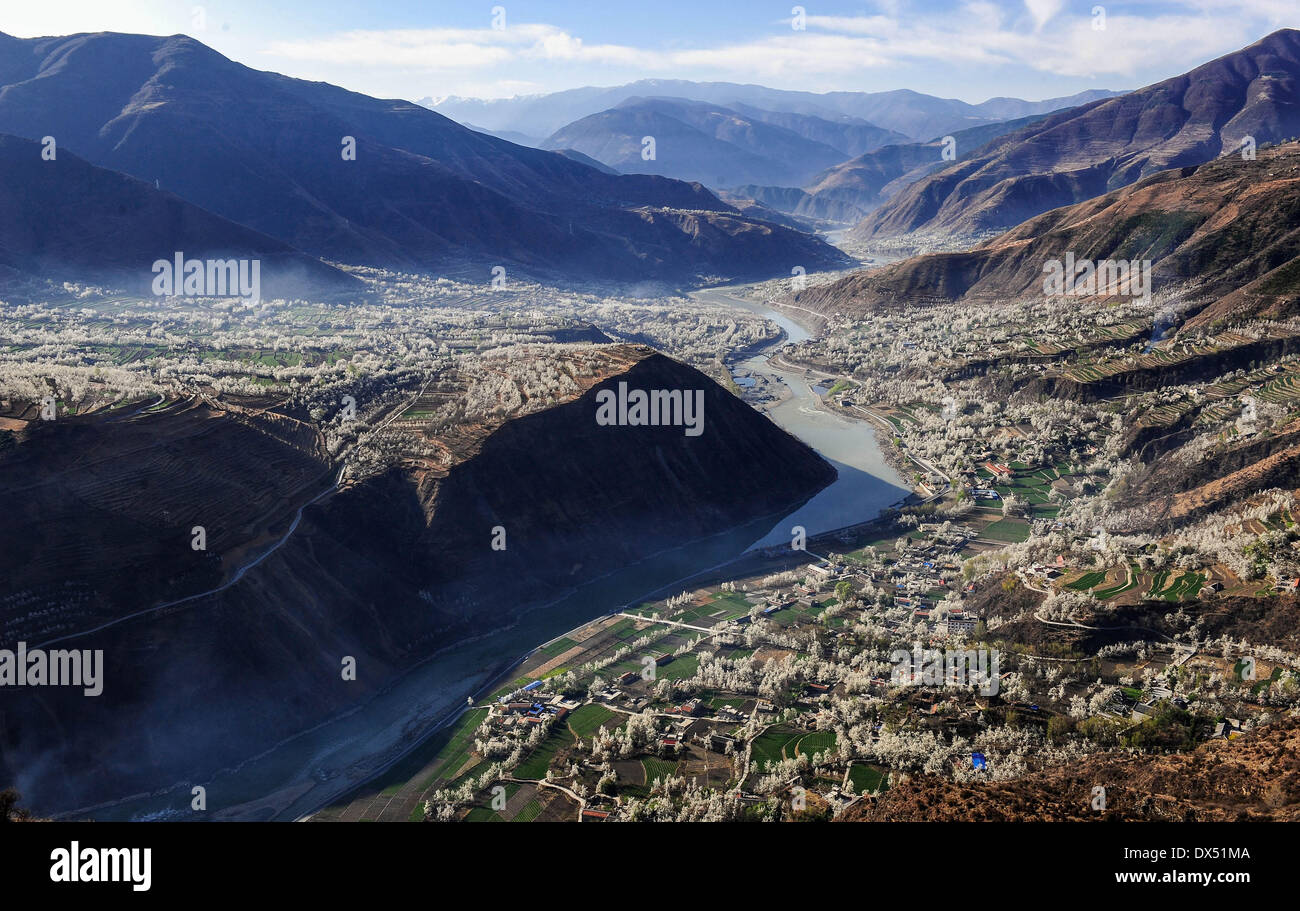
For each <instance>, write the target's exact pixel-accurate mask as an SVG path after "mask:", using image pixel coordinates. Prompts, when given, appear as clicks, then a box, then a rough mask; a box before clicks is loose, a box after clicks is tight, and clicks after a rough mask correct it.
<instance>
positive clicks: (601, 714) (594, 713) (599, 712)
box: [569, 704, 622, 737]
mask: <svg viewBox="0 0 1300 911" xmlns="http://www.w3.org/2000/svg"><path fill="white" fill-rule="evenodd" d="M619 717H622V716H621V715H619V713H618V712H615V711H612V710H610V709H607V708H605V707H604V706H603V705H595V704H592V705H583V706H579V707H578V708H577V709H575V710H574V712H573V714H572V715H570V716H569V727H571V728H573V732H574V733H575V734H577V735H578V736H579V737H590V736H591V735H592V734H594V733H596V731H597V730H599V729H600V727H601V725H603V724H604V723H605V722H606V721H609V720H610V719H611V718H619Z"/></svg>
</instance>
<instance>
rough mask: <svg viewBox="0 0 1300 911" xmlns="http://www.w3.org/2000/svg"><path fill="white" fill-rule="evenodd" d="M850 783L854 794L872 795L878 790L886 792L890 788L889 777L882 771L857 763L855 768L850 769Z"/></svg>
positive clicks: (854, 765)
mask: <svg viewBox="0 0 1300 911" xmlns="http://www.w3.org/2000/svg"><path fill="white" fill-rule="evenodd" d="M849 781H850V782H851V783H852V784H853V791H854V793H856V794H870V793H872V792H874V791H876V790H877V789H879V790H882V791H883V790H885V789H886V788H887V787H888V781H889V777H888V775H887V774H886V773H885V772H884V771H883V770H882V769H878V768H876V767H875V766H873V765H867V764H866V763H862V762H855V763H854V764H853V768H851V769H849Z"/></svg>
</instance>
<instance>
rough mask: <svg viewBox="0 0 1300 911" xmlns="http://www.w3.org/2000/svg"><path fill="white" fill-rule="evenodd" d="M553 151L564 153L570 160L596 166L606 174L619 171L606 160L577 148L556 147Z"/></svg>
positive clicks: (557, 153)
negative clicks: (583, 152) (597, 158)
mask: <svg viewBox="0 0 1300 911" xmlns="http://www.w3.org/2000/svg"><path fill="white" fill-rule="evenodd" d="M553 151H554V152H555V154H556V155H562V156H564V157H565V158H568V159H569V160H570V161H576V162H578V163H580V164H585V165H586V166H587V167H589V168H595V169H596V170H597V171H602V172H604V173H605V174H617V173H618V171H616V170H614V169H613V168H611V167H610V166H609V165H607V164H605V163H604V162H602V161H597V160H596V159H594V158H592V157H591V156H590V155H583V154H582V153H581V152H579V151H578V150H577V149H554V150H553Z"/></svg>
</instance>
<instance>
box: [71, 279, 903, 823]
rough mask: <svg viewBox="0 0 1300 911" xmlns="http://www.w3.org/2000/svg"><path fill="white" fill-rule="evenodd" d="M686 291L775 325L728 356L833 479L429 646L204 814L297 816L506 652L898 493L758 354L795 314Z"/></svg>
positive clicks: (248, 772) (877, 461)
mask: <svg viewBox="0 0 1300 911" xmlns="http://www.w3.org/2000/svg"><path fill="white" fill-rule="evenodd" d="M695 296H696V298H697V299H700V300H706V301H710V302H713V303H718V304H723V305H726V306H733V307H738V308H741V309H745V310H749V311H751V312H756V313H759V314H761V315H763V316H765V317H767V318H768V319H771V320H772V321H773V322H775V323H776V324H777V325H779V326H780V327H781V329H782V330H783V331H784V333H785V336H784V338H783V339H782V340H781V341H780V342H778V343H776V344H774V345H772V346H770V347H769V348H767V349H766V350H764V351H763V352H762V353H760V354H758V355H755V356H753V357H750V358H748V359H747V360H745V361H744V362H742V363H741V364H739V365H735V366H738V367H739V368H741V369H743V370H747V371H751V372H753V373H762V374H766V375H767V376H770V377H779V378H780V379H781V380H782V381H784V383H785V384H786V385H787V386H788V387H789V390H790V396H789V397H788V398H787V399H786V400H784V401H783V402H781V403H780V404H779V405H777V406H775V407H774V408H772V409H771V410H770V411H769V412H768V414H769V416H770V417H771V419H772V420H773V421H775V422H776V423H777V424H778V425H779V426H780V427H782V428H784V429H785V430H787V431H788V432H790V433H792V434H793V435H795V436H797V437H799V438H800V439H802V440H804V441H805V442H806V443H808V444H809V445H810V446H812V447H813V448H814V449H816V450H817V451H818V452H820V453H821V454H822V455H823V456H824V457H825V458H827V459H828V460H829V461H831V462H832V464H834V465H835V467H836V469H837V470H838V471H839V477H838V479H837V480H836V481H835V482H834V483H832V484H831V485H830V486H829V487H827V488H826V489H825V490H823V491H822V492H821V493H819V494H818V495H817V496H815V497H814V498H813V499H811V500H809V501H808V502H807V503H806V504H804V506H802V507H801V508H799V509H798V510H796V511H795V512H794V513H792V514H790V515H788V516H784V517H780V519H779V521H774V518H775V517H769V518H768V519H765V520H760V521H757V522H753V523H750V524H749V525H747V526H743V527H740V528H735V529H731V530H730V531H728V532H726V533H723V534H720V535H716V536H714V537H713V538H710V539H707V540H705V541H702V542H692V543H690V544H688V545H685V546H683V547H680V548H675V549H672V550H669V551H664V552H662V553H660V554H656V555H654V556H653V557H651V558H649V559H647V560H644V561H642V562H641V563H639V564H636V565H634V566H630V567H623V568H620V569H618V570H617V571H615V572H611V573H610V574H608V575H606V576H604V577H602V578H599V579H596V580H594V581H592V582H589V583H587V584H586V585H584V586H582V587H580V588H578V589H577V590H575V591H573V592H572V593H570V594H568V595H567V596H565V597H563V598H560V599H559V600H557V601H554V602H552V603H550V604H548V605H545V606H544V607H542V608H539V609H536V610H533V611H531V612H530V613H528V614H526V615H525V616H524V617H523V618H522V619H521V620H520V621H519V622H518V623H516V624H515V625H514V626H512V627H509V628H506V629H500V630H494V631H492V632H491V633H489V634H486V635H484V636H481V637H479V638H478V639H476V640H474V641H471V642H466V643H459V644H457V645H456V646H454V647H452V648H449V649H447V650H445V651H444V652H442V653H440V654H438V655H435V656H433V657H431V658H430V659H429V660H427V661H425V662H424V663H423V664H421V665H419V666H417V667H416V668H414V669H412V670H411V671H409V672H408V673H407V674H405V675H404V676H403V677H402V678H401V679H399V680H398V681H397V682H395V683H394V684H393V685H392V686H391V687H390V688H389V689H388V690H386V691H384V692H382V693H380V694H378V695H377V696H375V697H374V698H373V699H371V700H370V701H369V702H367V703H366V704H365V705H364V706H362V707H361V708H359V709H357V710H354V711H352V712H350V713H348V714H346V715H342V716H339V717H336V718H333V719H331V720H330V721H328V722H325V723H324V724H322V725H320V726H318V727H317V728H315V729H313V730H311V731H308V732H306V733H303V734H299V735H296V736H294V737H291V738H288V739H286V740H284V741H282V742H281V743H279V744H277V745H276V746H275V747H273V748H271V749H270V750H268V751H267V752H266V753H264V754H262V755H261V756H258V757H255V758H253V759H250V760H248V761H246V762H244V763H243V764H241V765H240V766H239V767H237V768H231V769H227V770H224V771H223V772H221V773H219V774H217V775H216V776H214V777H213V778H212V779H211V780H209V781H205V782H201V784H202V785H203V786H204V788H205V789H206V797H207V811H208V813H207V818H226V819H279V820H292V819H299V818H302V817H303V816H305V815H308V814H310V813H312V812H314V811H315V810H317V809H319V808H321V807H322V806H325V805H327V804H328V803H330V802H332V801H333V800H335V799H337V798H338V797H340V796H341V795H342V794H344V793H346V792H347V791H349V790H351V789H352V788H354V787H356V786H357V785H358V784H360V783H362V782H364V781H366V780H369V779H371V778H373V777H375V776H376V775H377V774H379V773H380V772H382V771H383V770H384V769H386V768H387V767H388V766H389V765H391V764H392V763H393V762H395V761H396V760H398V759H400V758H401V757H402V756H404V755H405V754H406V753H408V752H410V751H411V750H413V749H416V748H418V746H419V744H420V743H421V742H422V741H424V740H425V739H427V737H428V736H429V735H430V734H431V733H432V732H433V731H434V730H435V729H436V728H437V727H438V726H440V725H442V724H445V723H447V722H448V721H450V720H452V719H454V718H455V717H456V716H457V715H458V714H459V712H460V710H461V709H462V707H463V706H464V704H465V700H466V697H467V696H471V695H481V694H482V693H483V691H484V690H485V689H486V688H487V687H488V686H489V685H491V684H492V683H493V681H495V680H496V679H497V678H498V677H499V676H501V675H502V674H503V673H504V672H505V671H506V670H507V669H508V668H509V667H510V666H511V665H512V662H514V661H515V660H516V659H519V658H522V657H523V656H524V655H526V654H527V653H529V652H530V651H532V650H533V649H535V648H537V647H538V646H539V645H541V644H544V643H546V642H549V641H550V640H552V639H554V638H555V637H557V636H559V635H562V634H563V633H565V632H567V631H569V630H572V629H574V628H575V627H578V626H581V625H583V624H585V623H587V622H589V621H591V620H593V619H595V618H596V617H599V616H602V615H604V614H608V613H611V612H613V611H616V610H619V609H620V608H622V607H623V606H625V605H631V604H636V603H639V602H640V601H642V600H644V599H645V597H646V596H647V595H648V594H649V593H654V592H658V591H659V590H660V589H663V588H666V587H668V586H671V585H672V584H673V583H674V582H677V581H681V580H686V579H689V578H691V577H693V576H695V575H697V574H698V573H700V572H702V571H704V570H706V569H709V568H713V567H716V566H719V565H721V564H725V563H727V562H729V561H731V560H733V559H735V558H736V557H738V556H740V555H741V554H742V553H745V552H747V551H748V550H752V549H753V548H755V547H759V546H766V545H767V544H774V543H788V542H789V541H790V528H791V526H793V525H802V526H803V527H804V528H805V529H806V530H807V533H808V535H810V536H811V535H815V534H817V533H819V532H823V531H830V530H833V529H835V528H840V527H843V526H846V525H852V524H856V523H859V522H864V521H867V520H869V519H871V518H873V517H874V516H876V515H877V514H878V513H879V512H880V510H881V509H882V508H884V507H886V506H888V505H890V504H892V503H895V502H897V501H898V500H900V499H901V498H902V497H904V496H906V494H907V493H908V491H907V489H906V484H905V482H904V481H903V480H902V479H901V478H899V477H898V475H897V473H896V472H895V471H894V470H893V469H892V468H890V467H889V466H888V465H887V464H886V463H885V462H884V459H883V458H882V456H881V453H880V449H879V447H878V445H877V443H876V439H875V435H874V433H873V431H872V428H871V426H870V425H869V424H867V423H865V422H857V421H851V420H848V419H846V418H843V417H841V416H839V415H837V414H833V413H831V412H829V411H827V410H825V409H823V408H820V407H819V406H818V401H817V396H816V395H815V394H814V392H813V390H812V385H813V383H811V382H809V381H807V380H805V379H804V378H803V377H802V376H801V375H799V374H797V373H795V372H794V371H788V370H782V369H780V368H776V367H773V366H772V365H771V364H770V363H769V359H770V358H771V356H772V355H774V354H776V353H777V351H779V349H780V348H781V347H783V346H784V345H785V344H789V343H791V342H798V341H802V340H804V339H806V338H808V337H809V336H808V332H807V331H806V330H805V329H804V328H803V327H802V326H800V325H799V324H798V323H796V322H795V321H793V320H792V319H790V318H789V317H787V316H785V315H783V314H781V313H777V312H776V311H773V310H770V309H768V308H765V307H762V306H761V305H757V304H755V303H753V302H750V301H746V300H744V299H742V298H738V297H735V296H734V295H732V294H730V293H728V292H727V291H726V290H725V289H712V290H708V291H702V292H697V293H696V295H695ZM191 785H192V783H189V782H186V783H177V784H175V785H173V786H172V787H170V788H166V789H161V790H160V791H158V792H155V793H154V794H151V795H137V796H135V797H132V798H128V799H125V800H121V801H117V802H115V803H114V804H112V805H104V806H98V807H86V808H80V809H79V810H77V811H76V812H73V813H69V814H67V815H68V816H71V817H73V818H85V817H93V818H96V819H102V820H119V819H137V820H138V819H195V818H196V816H195V815H194V814H193V813H191V812H190V802H191V799H192V797H191V790H190V789H191ZM198 818H203V817H198Z"/></svg>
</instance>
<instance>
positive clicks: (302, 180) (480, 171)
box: [0, 33, 846, 282]
mask: <svg viewBox="0 0 1300 911" xmlns="http://www.w3.org/2000/svg"><path fill="white" fill-rule="evenodd" d="M0 132H3V133H11V134H13V135H16V136H20V137H23V138H26V139H31V140H40V139H41V138H42V137H44V136H53V137H55V139H56V140H57V142H58V145H59V148H60V149H61V150H64V149H66V150H67V151H69V152H72V153H75V154H76V155H78V156H80V157H82V158H84V159H86V160H87V161H88V162H90V163H91V164H94V165H97V166H99V167H102V168H109V169H112V170H116V171H121V172H123V173H126V174H130V175H132V176H135V177H138V178H140V179H141V180H144V181H147V182H148V183H150V184H152V183H154V182H155V181H157V182H158V184H159V186H160V187H161V189H163V190H167V191H170V192H172V193H175V194H177V195H178V196H180V197H182V198H183V199H185V200H186V201H188V202H189V203H192V204H194V205H195V206H198V207H201V208H203V209H207V210H208V211H209V212H211V213H215V214H217V215H220V216H222V217H223V218H224V219H227V220H229V221H233V222H236V223H238V224H240V225H244V226H246V227H248V228H251V229H253V230H254V231H256V232H260V233H261V234H264V235H266V236H268V237H272V238H275V239H277V240H279V241H280V242H282V243H283V244H285V245H287V246H288V247H289V248H293V249H296V250H301V251H303V252H305V253H307V254H310V255H311V256H315V257H320V258H324V259H329V260H333V261H337V262H343V263H352V264H366V265H379V266H387V267H397V268H405V269H412V270H438V269H441V268H445V267H447V266H449V265H456V264H465V263H477V264H479V266H480V267H481V268H483V269H484V276H485V278H484V281H486V280H487V278H486V276H487V274H488V273H487V271H486V270H487V266H488V265H489V264H496V263H509V264H516V265H518V266H520V267H522V268H524V269H527V270H531V271H533V272H534V273H538V274H548V275H556V276H560V277H565V278H569V279H574V278H578V279H584V278H599V279H617V280H634V281H640V280H647V279H657V280H663V281H674V282H683V281H684V282H689V281H694V280H697V279H698V278H699V277H701V276H710V277H736V278H740V277H760V276H763V275H768V274H773V271H774V270H775V272H784V273H788V270H789V268H790V265H789V264H791V263H795V264H800V265H803V266H804V267H805V268H808V269H810V270H811V269H816V268H821V267H823V266H827V265H840V264H842V263H844V262H846V260H845V258H844V257H843V256H842V255H841V254H840V253H839V252H838V251H836V250H835V249H834V248H832V247H830V246H828V245H826V244H824V243H823V242H821V241H820V240H817V239H816V238H813V237H811V236H808V235H806V234H801V233H799V232H796V231H792V230H790V229H788V228H785V227H780V226H775V225H772V224H771V223H767V222H756V221H752V220H750V219H747V218H745V217H744V216H741V215H740V214H739V213H738V212H737V210H736V209H734V208H733V207H731V206H729V205H727V204H725V203H723V202H721V201H720V200H718V199H717V197H715V196H713V195H712V194H711V193H709V192H708V191H707V190H706V189H705V188H703V187H702V186H699V185H692V184H688V183H683V182H680V181H674V180H668V179H665V178H662V177H657V176H636V175H633V176H620V175H614V174H610V173H606V172H605V171H603V170H600V169H597V168H593V167H589V166H588V165H586V164H584V163H582V162H581V161H579V160H575V159H574V158H573V157H566V156H562V155H556V154H554V153H551V152H546V151H540V150H536V149H529V148H524V147H521V146H517V145H513V144H511V143H508V142H505V141H503V140H500V139H496V138H493V137H490V136H486V135H484V134H482V133H478V132H475V131H473V130H470V129H467V128H465V127H462V126H460V125H459V124H456V123H454V122H452V121H451V120H448V119H447V118H445V117H443V116H440V115H438V114H436V113H434V112H432V111H429V110H427V109H426V108H424V107H421V106H420V105H417V104H413V103H410V102H405V101H396V100H380V99H375V98H370V97H368V96H365V95H360V94H357V93H354V92H349V91H346V90H344V89H341V88H338V87H335V86H332V85H328V84H326V83H319V82H306V81H303V80H298V79H290V78H288V77H285V76H280V75H277V74H274V73H264V72H259V71H256V70H252V69H249V68H248V67H245V66H242V65H240V64H237V63H234V62H232V61H230V60H228V59H227V58H225V57H223V56H222V55H220V54H218V53H217V52H216V51H213V50H212V49H211V48H208V47H206V46H205V45H203V44H201V43H199V42H197V41H194V40H193V39H191V38H187V37H184V36H173V37H169V38H158V37H150V36H143V35H122V34H112V33H101V34H87V35H75V36H71V37H65V38H38V39H17V38H11V37H9V36H0ZM347 137H351V138H352V139H353V140H355V149H356V154H355V160H346V159H345V156H344V155H343V154H342V152H343V149H344V144H345V142H347V141H348V140H347V139H346V138H347ZM88 204H90V205H94V201H93V200H90V201H88ZM165 246H168V245H165Z"/></svg>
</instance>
